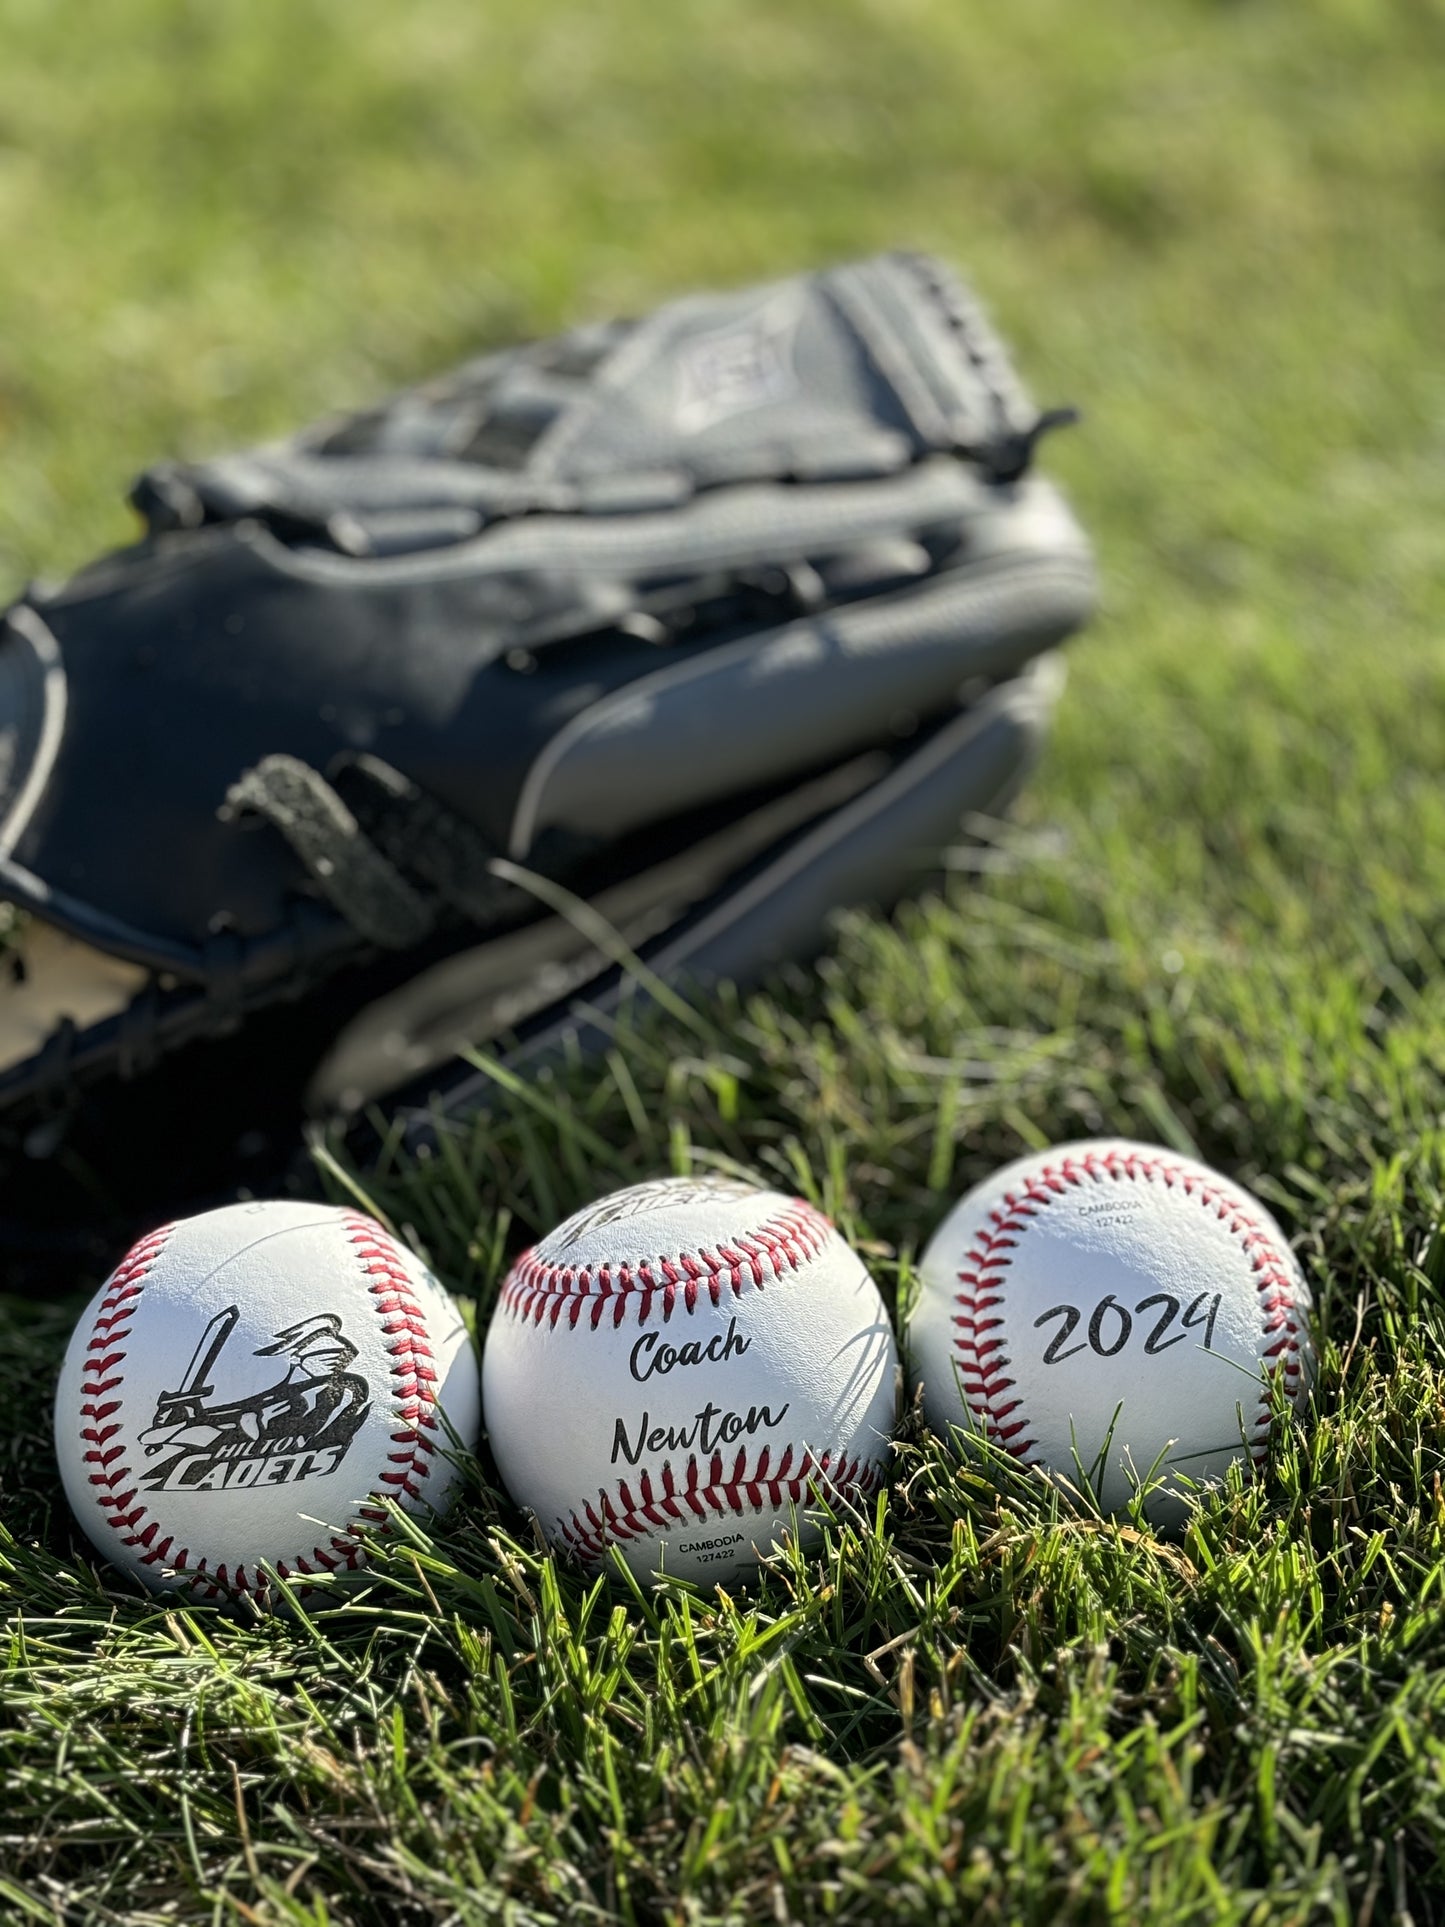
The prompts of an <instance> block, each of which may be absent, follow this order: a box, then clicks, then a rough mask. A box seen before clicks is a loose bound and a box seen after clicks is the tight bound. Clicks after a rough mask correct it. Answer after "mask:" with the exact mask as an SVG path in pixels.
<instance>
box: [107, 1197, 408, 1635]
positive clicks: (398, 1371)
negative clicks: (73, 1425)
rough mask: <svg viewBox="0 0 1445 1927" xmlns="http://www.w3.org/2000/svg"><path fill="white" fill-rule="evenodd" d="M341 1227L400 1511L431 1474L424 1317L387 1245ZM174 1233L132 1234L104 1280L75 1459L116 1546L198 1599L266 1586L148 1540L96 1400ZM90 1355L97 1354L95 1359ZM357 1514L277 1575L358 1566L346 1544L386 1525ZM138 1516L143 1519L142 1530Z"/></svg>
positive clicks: (397, 1255) (355, 1222)
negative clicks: (386, 1425)
mask: <svg viewBox="0 0 1445 1927" xmlns="http://www.w3.org/2000/svg"><path fill="white" fill-rule="evenodd" d="M342 1224H343V1228H344V1230H345V1232H346V1235H347V1238H348V1240H349V1242H350V1244H351V1245H352V1247H353V1248H354V1250H355V1252H356V1254H357V1257H358V1259H359V1260H360V1263H361V1268H362V1270H363V1272H364V1273H365V1274H366V1275H367V1277H368V1278H369V1280H370V1284H369V1287H368V1288H369V1290H370V1293H371V1296H372V1297H373V1298H374V1299H375V1301H376V1305H375V1309H376V1311H377V1313H378V1315H379V1316H380V1318H381V1329H382V1331H383V1333H384V1334H385V1335H386V1337H387V1338H388V1340H390V1341H391V1342H390V1343H388V1345H387V1348H386V1349H387V1351H388V1352H389V1354H390V1356H391V1361H392V1363H391V1376H392V1379H393V1381H394V1383H393V1387H392V1397H393V1399H394V1400H395V1401H396V1404H395V1412H394V1416H395V1418H396V1419H397V1420H398V1421H400V1423H399V1427H398V1429H397V1430H396V1431H394V1432H393V1433H392V1434H391V1443H392V1444H393V1445H395V1446H397V1447H398V1448H400V1449H399V1450H397V1451H394V1452H389V1453H388V1454H387V1463H388V1465H389V1466H390V1467H391V1468H392V1469H391V1470H390V1471H387V1472H383V1473H382V1474H381V1475H380V1477H381V1483H382V1485H384V1486H385V1487H386V1488H387V1492H386V1495H385V1496H387V1497H389V1498H391V1499H393V1500H395V1501H396V1502H397V1503H398V1504H402V1505H405V1504H406V1502H407V1501H408V1500H420V1499H421V1498H422V1497H423V1496H424V1495H423V1493H422V1490H421V1487H420V1485H419V1483H418V1481H420V1480H422V1479H425V1478H426V1476H427V1474H428V1473H429V1471H430V1470H431V1456H432V1454H433V1453H434V1452H435V1451H436V1440H435V1438H434V1437H432V1436H430V1434H432V1433H434V1432H435V1431H436V1429H437V1414H436V1384H437V1372H436V1360H435V1357H434V1355H433V1353H432V1350H431V1347H430V1345H429V1344H428V1343H427V1326H426V1316H425V1314H424V1312H423V1311H422V1309H421V1306H420V1305H419V1304H418V1302H417V1298H416V1292H415V1289H414V1287H413V1285H412V1281H411V1276H410V1274H409V1272H408V1271H407V1268H406V1261H405V1259H404V1258H403V1257H402V1254H401V1252H400V1251H399V1250H398V1248H397V1246H396V1245H395V1244H394V1243H393V1242H392V1240H391V1239H390V1238H389V1237H388V1236H387V1234H386V1233H385V1232H384V1231H383V1230H382V1228H381V1226H380V1225H379V1224H376V1223H374V1222H373V1220H372V1219H370V1218H364V1217H362V1216H361V1215H360V1214H359V1213H358V1214H354V1215H351V1216H348V1217H346V1218H344V1219H343V1220H342ZM174 1230H175V1226H174V1225H166V1226H164V1227H163V1228H162V1229H161V1230H159V1231H154V1232H152V1233H151V1234H150V1235H149V1236H148V1237H146V1238H142V1239H141V1241H140V1242H139V1243H138V1244H136V1245H134V1246H133V1247H132V1249H131V1250H130V1251H128V1252H127V1253H126V1255H125V1257H124V1258H122V1260H121V1262H120V1264H119V1265H118V1266H117V1267H116V1269H115V1271H114V1272H113V1273H112V1274H111V1277H110V1279H109V1280H108V1282H107V1285H106V1290H105V1296H104V1298H103V1299H102V1300H101V1302H100V1305H99V1307H98V1309H97V1311H96V1315H95V1318H94V1320H93V1321H92V1326H91V1336H90V1339H89V1342H88V1343H87V1345H86V1361H85V1365H84V1368H83V1369H84V1371H85V1373H86V1381H85V1382H84V1383H83V1384H82V1386H81V1390H82V1393H83V1394H84V1397H85V1401H86V1402H85V1403H83V1404H82V1406H81V1408H80V1411H81V1417H82V1419H83V1420H84V1421H85V1423H84V1425H83V1427H82V1430H81V1438H82V1439H83V1440H84V1441H85V1443H86V1446H87V1448H88V1449H87V1450H86V1451H85V1452H84V1454H83V1455H82V1458H83V1463H85V1464H86V1465H90V1466H94V1467H96V1468H98V1469H97V1470H95V1471H92V1472H91V1473H90V1475H89V1478H90V1483H91V1485H92V1486H99V1487H102V1488H103V1490H101V1491H99V1492H97V1493H96V1494H95V1498H96V1502H97V1504H98V1505H99V1506H100V1507H101V1508H102V1509H103V1511H105V1512H108V1514H109V1516H108V1518H107V1519H106V1523H107V1524H108V1525H110V1526H111V1527H112V1528H113V1529H114V1530H115V1531H117V1532H119V1533H120V1534H121V1543H122V1545H124V1546H126V1547H127V1548H129V1549H130V1550H131V1551H132V1552H136V1551H137V1550H138V1549H140V1550H139V1553H138V1558H139V1563H140V1564H141V1565H143V1566H154V1565H160V1564H162V1563H164V1564H165V1565H166V1566H167V1567H168V1568H169V1569H170V1570H171V1571H173V1572H178V1573H185V1574H187V1575H188V1577H187V1584H188V1587H189V1589H190V1590H191V1591H192V1592H193V1593H194V1594H196V1595H197V1596H198V1597H199V1598H202V1599H217V1598H221V1597H227V1596H233V1595H234V1594H236V1593H251V1592H260V1591H264V1589H265V1585H266V1580H265V1575H264V1574H261V1573H255V1574H248V1573H247V1571H246V1568H245V1566H244V1565H239V1566H235V1567H232V1568H230V1569H229V1570H228V1568H227V1566H226V1565H225V1564H222V1565H219V1566H217V1567H215V1569H214V1570H213V1571H208V1570H207V1562H206V1561H205V1560H204V1559H198V1560H197V1561H196V1562H195V1564H194V1565H192V1564H191V1557H190V1548H189V1547H188V1546H183V1547H182V1548H181V1549H180V1550H179V1551H178V1552H177V1551H174V1550H173V1547H174V1545H175V1535H174V1534H170V1535H168V1536H167V1537H166V1538H164V1539H159V1540H158V1539H157V1534H158V1533H159V1531H160V1522H159V1521H158V1520H156V1519H151V1518H150V1515H149V1513H148V1512H147V1510H146V1508H145V1506H144V1505H133V1504H132V1502H133V1500H134V1499H135V1496H136V1488H135V1487H134V1486H131V1487H130V1488H129V1489H128V1490H125V1491H121V1490H118V1488H120V1487H122V1486H124V1485H125V1484H126V1481H127V1480H129V1479H130V1478H131V1477H132V1476H133V1474H132V1472H131V1468H130V1467H129V1466H127V1465H121V1466H118V1467H117V1466H116V1465H115V1461H116V1460H117V1459H123V1458H124V1457H125V1456H126V1454H125V1448H124V1446H122V1445H109V1441H110V1440H111V1439H112V1438H113V1437H114V1436H115V1434H116V1433H118V1432H119V1431H120V1429H121V1427H120V1423H119V1421H118V1420H117V1421H116V1423H114V1424H109V1425H108V1424H105V1423H104V1421H105V1420H107V1419H110V1418H112V1417H113V1416H114V1414H116V1413H117V1412H119V1411H120V1409H121V1404H122V1400H121V1399H120V1398H119V1397H117V1398H113V1399H107V1400H106V1401H105V1403H104V1404H99V1403H97V1402H96V1401H97V1400H99V1399H101V1398H103V1397H104V1395H105V1394H106V1393H107V1392H109V1391H112V1390H114V1389H115V1388H116V1387H118V1386H119V1385H120V1384H121V1382H122V1379H123V1376H124V1375H123V1374H122V1373H120V1372H115V1371H113V1369H112V1368H113V1367H115V1366H116V1365H119V1364H120V1363H121V1362H122V1361H123V1360H124V1358H125V1351H124V1350H123V1349H122V1346H123V1342H124V1340H125V1339H126V1338H127V1337H128V1336H129V1334H130V1329H131V1327H130V1325H129V1324H128V1323H122V1321H123V1320H127V1319H129V1317H130V1315H131V1313H132V1312H133V1311H134V1310H135V1306H136V1302H137V1300H138V1299H139V1297H140V1294H141V1291H142V1289H143V1286H144V1283H145V1279H146V1276H147V1274H148V1273H149V1272H150V1271H151V1269H152V1268H153V1267H154V1265H155V1263H156V1260H157V1259H158V1258H159V1257H160V1255H161V1252H162V1251H163V1250H164V1249H165V1246H166V1243H167V1241H168V1239H169V1238H170V1236H171V1233H172V1232H173V1231H174ZM97 1353H99V1354H101V1356H95V1354H97ZM107 1448H108V1449H107ZM373 1496H374V1497H376V1498H380V1497H381V1496H382V1495H381V1494H380V1493H378V1494H375V1495H373ZM357 1512H358V1518H357V1519H355V1520H353V1521H351V1522H349V1523H348V1524H347V1525H345V1526H343V1527H342V1528H341V1532H340V1534H338V1535H337V1536H336V1537H334V1538H332V1539H330V1540H329V1541H328V1542H327V1544H326V1545H325V1546H313V1547H312V1549H311V1551H310V1552H309V1553H306V1554H298V1555H297V1556H296V1557H295V1558H294V1559H292V1560H289V1561H288V1560H285V1559H278V1560H276V1561H275V1566H276V1570H277V1572H279V1573H280V1575H281V1577H282V1578H283V1579H290V1578H293V1577H295V1576H296V1575H298V1574H300V1575H303V1576H307V1577H311V1576H314V1574H315V1573H316V1571H317V1569H318V1568H320V1569H322V1570H324V1571H326V1572H335V1571H336V1570H337V1568H338V1567H341V1568H344V1569H345V1570H346V1571H348V1572H350V1571H355V1570H356V1569H357V1567H358V1566H360V1565H362V1564H363V1563H364V1555H363V1553H362V1550H361V1548H360V1546H359V1545H357V1544H356V1543H355V1542H356V1540H358V1539H359V1538H360V1537H361V1535H362V1533H363V1532H364V1531H365V1530H366V1529H367V1527H368V1526H371V1527H373V1528H380V1529H381V1530H383V1531H384V1530H385V1528H386V1525H387V1522H388V1519H389V1514H388V1513H387V1512H386V1510H385V1508H384V1507H383V1506H380V1505H376V1504H372V1505H365V1506H359V1507H358V1508H357ZM145 1520H148V1521H149V1523H147V1524H145V1525H144V1526H143V1525H142V1521H145Z"/></svg>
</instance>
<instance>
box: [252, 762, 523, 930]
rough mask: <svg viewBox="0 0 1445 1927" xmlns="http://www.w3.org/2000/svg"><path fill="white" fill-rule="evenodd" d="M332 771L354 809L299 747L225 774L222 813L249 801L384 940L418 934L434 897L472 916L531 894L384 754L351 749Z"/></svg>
mask: <svg viewBox="0 0 1445 1927" xmlns="http://www.w3.org/2000/svg"><path fill="white" fill-rule="evenodd" d="M338 780H339V781H345V782H346V783H347V788H348V792H349V793H350V795H351V798H352V802H353V804H354V805H355V808H354V809H353V808H350V807H348V805H347V802H346V800H345V799H344V798H343V797H342V796H341V794H340V792H339V791H338V790H337V789H336V788H335V787H334V786H333V785H332V784H331V783H330V782H328V781H327V779H326V778H325V777H324V776H323V775H322V774H321V773H320V771H319V770H316V769H313V768H312V767H311V765H310V764H309V763H305V762H303V761H302V760H301V759H300V757H297V756H282V755H277V756H264V757H262V759H261V761H260V762H259V763H257V764H256V765H255V767H254V768H253V769H249V770H247V771H246V773H245V774H244V775H243V776H242V777H241V778H240V780H239V782H236V783H233V784H232V786H231V788H230V789H229V790H228V791H227V793H226V805H225V809H224V811H223V812H222V813H223V815H235V814H240V813H241V812H243V811H247V810H249V811H253V812H254V813H255V814H256V815H258V816H262V817H264V818H265V819H266V820H267V822H269V823H272V824H274V826H275V827H276V828H277V829H278V830H280V832H281V834H282V835H283V836H284V837H285V838H286V841H287V842H288V843H289V844H290V845H291V848H292V849H293V850H294V852H295V853H296V856H297V857H298V859H299V860H300V862H301V863H302V865H303V866H304V868H305V869H306V871H307V872H308V874H309V875H310V876H311V877H312V878H313V879H314V881H315V883H316V885H317V887H318V889H320V891H321V892H322V894H323V895H324V896H325V897H326V899H327V901H328V902H329V903H330V904H331V905H332V906H333V908H335V909H336V910H338V911H340V913H341V915H342V916H343V917H345V919H346V921H347V922H348V923H349V924H350V925H351V927H352V928H353V929H354V930H356V931H357V932H358V933H359V934H360V935H361V936H363V937H365V938H367V939H368V941H369V942H371V943H375V944H378V945H380V946H381V947H382V948H384V949H387V950H406V949H409V948H411V947H412V946H413V945H414V944H417V943H420V942H421V941H422V939H423V938H424V937H426V936H427V935H429V934H430V932H431V930H432V929H433V928H434V926H435V924H436V919H437V909H438V905H439V904H447V905H449V906H450V907H451V908H453V909H455V910H459V911H460V912H461V913H462V915H463V916H465V917H467V918H468V919H469V920H470V921H472V922H474V923H497V922H502V921H505V920H506V919H507V918H508V917H509V916H510V917H515V916H516V915H517V913H518V911H519V910H520V909H521V908H523V907H525V906H527V905H529V904H530V902H531V899H530V898H529V897H528V895H527V893H526V892H525V891H523V890H520V889H519V888H518V887H517V886H516V885H515V884H509V883H504V882H502V881H501V880H500V879H499V878H497V877H496V876H495V875H493V873H492V862H493V859H494V855H495V852H493V851H492V850H490V849H489V848H488V847H487V845H486V843H485V842H484V841H483V840H482V838H481V837H479V836H478V835H477V833H476V832H475V831H474V830H472V829H471V828H469V827H468V825H467V824H465V823H463V822H462V821H461V819H460V818H459V817H457V816H456V815H454V814H453V812H452V811H450V810H449V809H447V808H446V807H445V805H443V804H441V803H438V802H437V801H436V800H435V798H433V797H430V796H427V795H425V794H424V793H423V792H422V791H421V790H419V789H418V788H417V786H416V785H415V784H414V783H412V782H411V781H409V780H408V778H407V777H405V776H403V775H402V774H401V772H400V771H399V770H396V769H393V768H392V767H391V765H390V764H389V763H384V762H382V761H381V759H380V758H379V757H375V756H358V757H357V758H356V759H355V760H354V761H353V762H351V763H348V764H347V765H346V766H345V769H344V770H343V771H341V772H339V773H338ZM409 879H414V881H413V880H409ZM418 884H420V885H422V886H424V887H422V888H418V887H417V885H418Z"/></svg>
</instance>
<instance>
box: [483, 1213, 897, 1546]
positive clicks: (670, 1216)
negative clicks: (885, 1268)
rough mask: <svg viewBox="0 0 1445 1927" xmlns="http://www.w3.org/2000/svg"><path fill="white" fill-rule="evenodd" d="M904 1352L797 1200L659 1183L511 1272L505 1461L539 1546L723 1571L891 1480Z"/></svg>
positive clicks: (493, 1371) (500, 1409)
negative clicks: (823, 1504)
mask: <svg viewBox="0 0 1445 1927" xmlns="http://www.w3.org/2000/svg"><path fill="white" fill-rule="evenodd" d="M896 1375H897V1351H896V1349H895V1346H894V1343H893V1333H892V1331H891V1329H890V1328H889V1324H888V1314H887V1312H886V1311H885V1309H884V1306H883V1301H882V1299H881V1298H880V1297H879V1295H878V1288H877V1286H876V1285H875V1284H874V1283H873V1280H872V1279H871V1278H870V1277H869V1275H868V1273H867V1272H866V1271H865V1270H864V1268H863V1264H862V1262H861V1260H860V1259H859V1258H858V1257H857V1256H856V1255H855V1253H854V1252H852V1251H851V1250H850V1249H849V1248H848V1246H847V1245H846V1244H845V1243H844V1242H843V1240H842V1239H841V1238H840V1237H839V1236H838V1234H837V1232H836V1231H835V1230H834V1229H833V1227H832V1225H831V1224H829V1222H828V1220H827V1219H826V1218H825V1217H823V1216H822V1215H821V1214H820V1213H819V1212H817V1211H815V1210H814V1209H813V1207H812V1206H811V1205H809V1204H805V1203H804V1202H803V1201H802V1199H800V1198H787V1197H784V1196H783V1195H782V1194H781V1193H780V1192H776V1191H759V1190H755V1189H754V1188H753V1187H752V1186H750V1185H746V1184H739V1183H735V1182H733V1181H731V1180H729V1179H723V1178H715V1177H700V1178H664V1179H660V1180H658V1181H656V1182H654V1183H650V1184H640V1185H636V1186H634V1187H633V1188H632V1189H630V1190H626V1191H619V1192H617V1193H616V1194H615V1196H613V1197H610V1198H604V1199H603V1200H602V1201H601V1202H600V1203H598V1204H593V1205H589V1206H588V1208H587V1209H586V1210H584V1211H580V1212H578V1213H577V1215H576V1216H575V1217H572V1218H569V1219H568V1220H567V1222H566V1223H565V1224H564V1225H562V1226H561V1227H560V1228H559V1229H558V1230H556V1231H554V1232H553V1233H552V1234H551V1236H550V1237H549V1238H546V1239H544V1241H543V1242H542V1243H541V1244H540V1245H538V1246H537V1247H536V1249H535V1250H533V1251H529V1252H528V1253H527V1254H526V1255H525V1256H524V1257H522V1258H521V1259H519V1261H518V1262H517V1264H516V1265H515V1266H514V1268H513V1270H512V1272H511V1274H510V1276H509V1277H508V1278H507V1280H506V1283H505V1284H504V1285H503V1287H502V1295H501V1299H500V1301H499V1303H498V1305H497V1309H496V1312H495V1314H494V1316H493V1319H492V1323H491V1328H490V1330H489V1331H488V1333H487V1343H486V1350H485V1353H484V1356H483V1361H482V1397H483V1403H484V1406H485V1410H486V1415H487V1429H488V1433H489V1435H490V1438H491V1443H492V1450H493V1452H494V1454H495V1456H496V1460H497V1465H498V1467H499V1469H500V1471H501V1474H502V1477H503V1479H504V1480H505V1482H506V1485H507V1489H508V1491H509V1492H510V1493H511V1495H512V1497H513V1498H514V1499H515V1500H516V1501H517V1503H518V1504H519V1505H521V1506H525V1507H527V1508H529V1509H530V1510H531V1511H532V1512H533V1513H535V1514H536V1516H537V1519H538V1521H539V1523H540V1525H541V1527H542V1530H543V1532H544V1533H545V1535H546V1537H547V1539H548V1540H549V1541H550V1542H551V1543H552V1544H553V1545H554V1546H556V1547H558V1548H559V1549H563V1548H565V1549H567V1550H569V1551H570V1552H571V1553H573V1554H574V1555H576V1556H577V1557H578V1558H580V1559H581V1560H582V1561H583V1562H584V1563H586V1564H588V1565H596V1564H598V1563H599V1562H600V1561H601V1560H602V1558H603V1556H604V1554H605V1553H606V1550H607V1548H608V1547H609V1546H612V1545H615V1546H617V1547H619V1548H620V1549H621V1552H622V1556H623V1557H624V1559H626V1561H627V1563H628V1565H629V1566H630V1567H631V1568H632V1570H633V1571H634V1572H635V1573H636V1574H637V1575H638V1576H639V1577H640V1578H646V1577H649V1576H650V1575H652V1574H654V1573H656V1572H659V1571H663V1572H667V1573H669V1574H673V1575H676V1576H681V1577H683V1578H688V1579H708V1578H714V1579H716V1578H722V1577H726V1576H727V1575H729V1574H731V1573H734V1572H737V1571H740V1570H743V1569H745V1568H747V1567H748V1566H751V1565H753V1564H754V1563H755V1562H756V1559H757V1556H758V1554H759V1552H763V1551H766V1550H767V1549H768V1548H770V1547H771V1546H773V1545H776V1544H777V1543H778V1542H779V1540H780V1538H781V1536H782V1535H783V1534H784V1533H785V1532H789V1533H797V1534H799V1536H800V1539H801V1540H802V1542H803V1543H810V1542H811V1540H812V1539H813V1538H814V1537H815V1536H816V1529H815V1528H814V1527H813V1526H812V1525H810V1523H809V1522H808V1521H807V1519H806V1517H805V1516H804V1515H805V1510H806V1507H807V1505H808V1503H809V1500H810V1498H811V1497H812V1496H813V1494H814V1492H815V1491H821V1492H823V1493H825V1494H827V1495H828V1496H829V1497H830V1498H831V1497H833V1496H835V1495H839V1494H841V1495H843V1496H845V1497H852V1498H856V1497H858V1496H859V1495H862V1494H864V1493H866V1492H868V1491H869V1490H871V1489H872V1488H874V1487H876V1486H877V1484H878V1483H879V1481H880V1479H881V1478H882V1476H883V1467H884V1462H885V1456H886V1454H887V1451H888V1441H889V1438H890V1435H891V1433H892V1429H893V1416H894V1403H895V1397H896Z"/></svg>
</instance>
